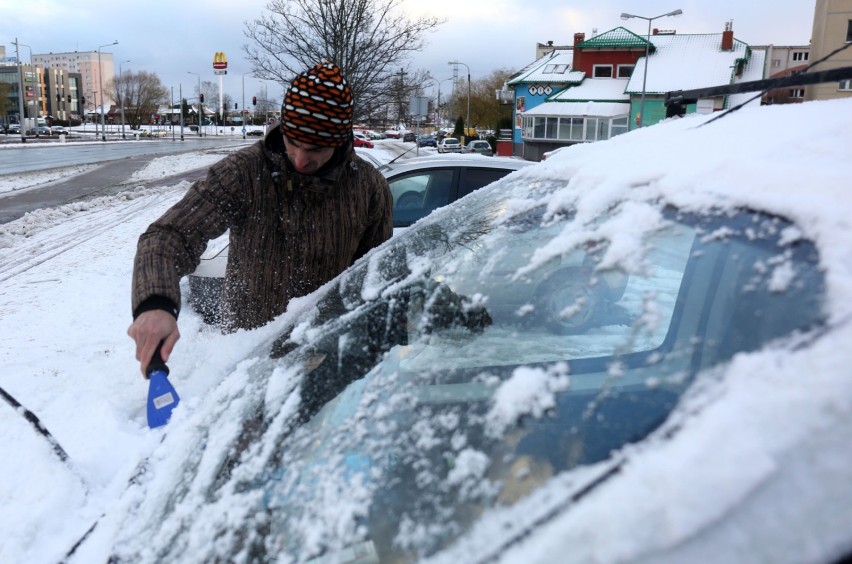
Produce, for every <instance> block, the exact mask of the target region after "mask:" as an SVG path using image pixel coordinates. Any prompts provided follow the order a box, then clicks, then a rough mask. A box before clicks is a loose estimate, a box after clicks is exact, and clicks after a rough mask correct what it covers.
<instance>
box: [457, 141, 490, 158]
mask: <svg viewBox="0 0 852 564" xmlns="http://www.w3.org/2000/svg"><path fill="white" fill-rule="evenodd" d="M462 152H463V153H479V154H480V155H485V156H486V157H491V156H493V155H494V151H493V149H491V143H489V142H488V141H482V140H477V141H471V142H470V143H468V144H467V145H465V148H464V151H462Z"/></svg>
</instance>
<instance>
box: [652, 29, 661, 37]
mask: <svg viewBox="0 0 852 564" xmlns="http://www.w3.org/2000/svg"><path fill="white" fill-rule="evenodd" d="M659 33H660V30H659V28H656V27H655V28H654V31H653V33H652V34H651V35H658V34H659Z"/></svg>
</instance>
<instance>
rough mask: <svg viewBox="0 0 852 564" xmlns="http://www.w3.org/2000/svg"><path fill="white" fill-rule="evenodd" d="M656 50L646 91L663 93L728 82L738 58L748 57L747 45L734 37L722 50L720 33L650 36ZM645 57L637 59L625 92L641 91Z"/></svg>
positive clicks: (651, 60)
mask: <svg viewBox="0 0 852 564" xmlns="http://www.w3.org/2000/svg"><path fill="white" fill-rule="evenodd" d="M651 43H653V44H654V46H655V47H656V51H655V52H653V53H652V54H651V55H650V57H649V58H650V64H649V66H648V77H647V82H646V85H645V92H646V93H651V94H664V93H666V92H670V91H672V90H689V89H692V88H705V87H708V86H721V85H724V84H731V81H732V77H733V76H734V67H735V65H736V62H737V60H738V59H747V58H748V56H749V47H748V45H746V44H745V43H743V42H742V41H740V40H738V39H734V47H733V49H732V50H731V51H722V50H721V48H720V45H721V43H722V34H721V33H708V34H686V35H653V36H651ZM645 63H646V60H645V57H644V56H642V57H640V58H639V60H638V61H636V67H635V68H634V69H633V75H632V76H631V78H630V82H629V83H628V84H627V88H626V90H625V91H626V92H627V93H629V94H640V93H641V92H642V81H643V75H644V73H645Z"/></svg>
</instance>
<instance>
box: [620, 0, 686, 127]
mask: <svg viewBox="0 0 852 564" xmlns="http://www.w3.org/2000/svg"><path fill="white" fill-rule="evenodd" d="M682 13H683V10H681V9H680V8H678V9H677V10H674V11H672V12H668V13H666V14H660V15H659V16H654V17H653V18H646V17H644V16H637V15H635V14H628V13H626V12H622V14H621V19H622V20H629V19H630V18H639V19H640V20H647V21H648V37H647V39H648V41H647V42H646V43H645V68H644V69H643V73H642V96H641V97H640V102H639V124H638V125H639V127H642V121H643V120H644V119H645V85H646V84H647V81H648V51H649V48H650V47H651V22H652V21H654V20H656V19H658V18H665V17H668V16H679V15H681V14H682Z"/></svg>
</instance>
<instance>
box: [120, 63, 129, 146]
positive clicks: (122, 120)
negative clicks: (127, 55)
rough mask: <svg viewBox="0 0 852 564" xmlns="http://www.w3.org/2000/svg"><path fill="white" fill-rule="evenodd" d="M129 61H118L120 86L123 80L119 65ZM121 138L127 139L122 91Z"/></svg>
mask: <svg viewBox="0 0 852 564" xmlns="http://www.w3.org/2000/svg"><path fill="white" fill-rule="evenodd" d="M129 62H130V61H121V62H120V63H118V81H119V83H121V85H122V86H124V81H123V80H122V76H121V65H123V64H124V63H129ZM124 92H127V88H125V89H124ZM121 138H122V139H127V137H126V136H125V135H124V94H123V93H122V94H121Z"/></svg>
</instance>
